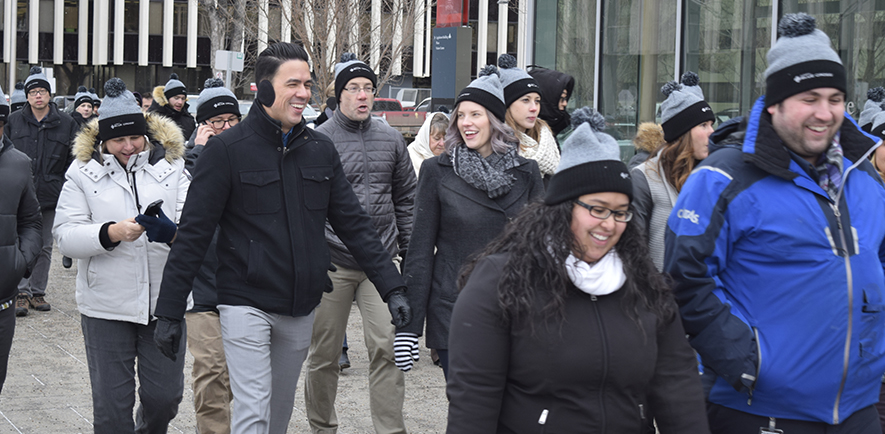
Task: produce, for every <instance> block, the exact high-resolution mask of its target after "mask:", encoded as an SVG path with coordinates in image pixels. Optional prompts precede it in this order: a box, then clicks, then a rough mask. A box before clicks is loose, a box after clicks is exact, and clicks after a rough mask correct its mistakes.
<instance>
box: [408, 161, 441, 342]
mask: <svg viewBox="0 0 885 434" xmlns="http://www.w3.org/2000/svg"><path fill="white" fill-rule="evenodd" d="M437 161H438V157H437V158H431V159H429V160H424V164H422V165H421V169H422V170H421V176H420V177H419V178H418V191H417V192H416V193H415V199H416V202H415V224H414V228H413V230H412V238H411V239H410V240H409V252H408V253H407V254H406V259H405V261H404V262H403V277H405V279H406V286H407V287H408V291H407V292H406V294H407V296H408V298H409V306H411V307H412V322H411V324H409V325H408V326H407V327H405V328H403V329H398V330H397V331H398V332H410V333H415V334H417V335H418V336H421V335H422V334H423V331H424V319H425V317H426V316H427V308H428V303H429V301H430V282H431V280H432V277H433V256H434V249H435V248H436V236H437V233H438V231H439V221H440V206H439V183H440V176H441V174H440V165H439V164H438V163H437Z"/></svg>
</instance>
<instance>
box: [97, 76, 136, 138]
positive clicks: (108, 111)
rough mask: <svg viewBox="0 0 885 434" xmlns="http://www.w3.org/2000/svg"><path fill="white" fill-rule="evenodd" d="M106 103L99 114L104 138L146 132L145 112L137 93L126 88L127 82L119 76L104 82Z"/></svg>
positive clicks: (100, 131) (101, 135)
mask: <svg viewBox="0 0 885 434" xmlns="http://www.w3.org/2000/svg"><path fill="white" fill-rule="evenodd" d="M104 92H105V98H104V104H102V106H101V111H100V112H99V114H98V130H99V136H100V137H101V139H102V140H109V139H113V138H116V137H122V136H135V135H144V134H145V133H146V128H145V120H144V114H143V113H142V112H141V107H139V106H138V103H137V102H136V101H135V95H132V92H130V91H128V90H126V83H124V82H123V80H120V79H119V78H117V77H114V78H112V79H110V80H108V81H107V82H106V83H105V84H104Z"/></svg>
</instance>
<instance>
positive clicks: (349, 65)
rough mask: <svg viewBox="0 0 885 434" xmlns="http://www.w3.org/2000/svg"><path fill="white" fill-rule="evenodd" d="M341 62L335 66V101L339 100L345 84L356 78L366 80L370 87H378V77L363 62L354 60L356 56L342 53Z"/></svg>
mask: <svg viewBox="0 0 885 434" xmlns="http://www.w3.org/2000/svg"><path fill="white" fill-rule="evenodd" d="M340 60H341V61H340V62H338V63H336V64H335V99H336V100H338V101H340V100H341V92H342V91H344V88H345V87H347V83H349V82H350V80H353V79H354V78H357V77H364V78H368V79H369V81H371V82H372V86H378V76H377V75H376V74H375V71H373V70H372V68H371V67H369V65H368V64H366V63H365V62H362V61H360V60H359V59H357V58H356V54H353V53H342V54H341V59H340Z"/></svg>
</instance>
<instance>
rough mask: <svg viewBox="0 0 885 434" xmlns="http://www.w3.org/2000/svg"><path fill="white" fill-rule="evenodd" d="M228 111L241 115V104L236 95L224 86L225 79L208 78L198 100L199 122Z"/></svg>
mask: <svg viewBox="0 0 885 434" xmlns="http://www.w3.org/2000/svg"><path fill="white" fill-rule="evenodd" d="M227 113H231V114H235V115H237V116H240V104H239V102H238V101H237V97H236V95H234V93H233V92H231V91H230V90H228V89H227V88H226V87H224V80H222V79H220V78H210V79H207V80H206V82H205V83H204V84H203V91H202V92H200V99H199V100H198V101H197V122H203V121H205V120H207V119H210V118H213V117H215V116H218V115H222V114H227Z"/></svg>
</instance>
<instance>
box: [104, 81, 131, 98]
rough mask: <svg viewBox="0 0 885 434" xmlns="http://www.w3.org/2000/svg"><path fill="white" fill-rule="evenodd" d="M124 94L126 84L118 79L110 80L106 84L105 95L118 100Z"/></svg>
mask: <svg viewBox="0 0 885 434" xmlns="http://www.w3.org/2000/svg"><path fill="white" fill-rule="evenodd" d="M123 92H126V83H124V82H123V80H120V79H119V78H117V77H114V78H112V79H110V80H108V81H107V82H105V84H104V93H105V95H107V96H109V97H111V98H116V97H118V96H120V95H122V94H123Z"/></svg>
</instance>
